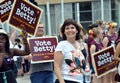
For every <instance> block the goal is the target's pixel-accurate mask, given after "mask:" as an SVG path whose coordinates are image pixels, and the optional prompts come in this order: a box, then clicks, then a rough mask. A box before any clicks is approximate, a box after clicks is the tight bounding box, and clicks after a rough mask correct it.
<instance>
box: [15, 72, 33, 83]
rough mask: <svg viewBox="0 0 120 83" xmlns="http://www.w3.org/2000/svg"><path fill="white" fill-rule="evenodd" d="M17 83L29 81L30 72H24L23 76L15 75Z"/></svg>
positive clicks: (27, 82)
mask: <svg viewBox="0 0 120 83" xmlns="http://www.w3.org/2000/svg"><path fill="white" fill-rule="evenodd" d="M17 83H31V82H30V74H29V73H27V74H24V76H18V77H17Z"/></svg>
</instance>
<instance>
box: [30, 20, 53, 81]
mask: <svg viewBox="0 0 120 83" xmlns="http://www.w3.org/2000/svg"><path fill="white" fill-rule="evenodd" d="M43 35H44V26H43V24H42V23H41V22H40V23H39V24H38V27H37V32H36V37H43ZM30 73H31V74H30V80H31V83H53V81H54V72H53V63H52V62H45V63H37V64H31V65H30Z"/></svg>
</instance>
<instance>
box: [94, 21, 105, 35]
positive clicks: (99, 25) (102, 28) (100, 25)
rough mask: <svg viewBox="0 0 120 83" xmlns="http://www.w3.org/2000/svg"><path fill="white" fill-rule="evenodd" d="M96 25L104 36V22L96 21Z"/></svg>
mask: <svg viewBox="0 0 120 83" xmlns="http://www.w3.org/2000/svg"><path fill="white" fill-rule="evenodd" d="M96 24H97V25H98V27H99V29H101V30H102V31H103V36H104V35H105V34H106V33H107V31H106V30H105V22H104V21H102V20H97V21H96Z"/></svg>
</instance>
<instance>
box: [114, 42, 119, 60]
mask: <svg viewBox="0 0 120 83" xmlns="http://www.w3.org/2000/svg"><path fill="white" fill-rule="evenodd" d="M119 56H120V42H119V43H118V44H117V46H116V51H115V53H114V59H115V60H117V61H119V62H120V57H119Z"/></svg>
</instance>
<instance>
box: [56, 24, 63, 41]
mask: <svg viewBox="0 0 120 83" xmlns="http://www.w3.org/2000/svg"><path fill="white" fill-rule="evenodd" d="M61 26H62V24H61V25H60V27H59V34H58V36H57V38H58V42H60V41H62V33H61Z"/></svg>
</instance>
